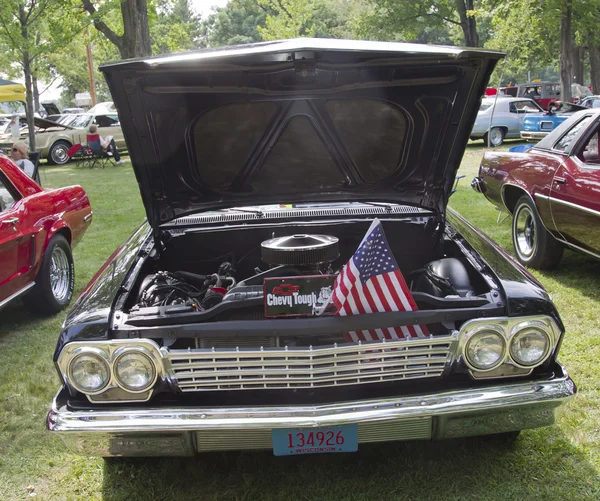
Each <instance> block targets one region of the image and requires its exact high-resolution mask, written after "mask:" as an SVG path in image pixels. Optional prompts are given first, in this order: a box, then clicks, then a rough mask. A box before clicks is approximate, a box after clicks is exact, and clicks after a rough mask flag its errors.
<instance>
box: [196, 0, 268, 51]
mask: <svg viewBox="0 0 600 501" xmlns="http://www.w3.org/2000/svg"><path fill="white" fill-rule="evenodd" d="M266 17H267V9H266V8H265V7H264V6H262V5H259V3H258V1H257V0H231V1H230V2H228V3H227V5H226V6H225V7H219V8H217V9H215V10H214V11H213V12H212V13H211V14H210V15H209V16H208V18H207V19H206V20H204V21H203V22H202V25H201V27H200V29H201V31H202V34H201V37H202V42H201V45H202V46H203V47H221V46H224V45H236V44H242V43H251V42H258V41H260V40H262V38H261V36H260V33H259V31H258V27H259V26H264V24H265V20H266Z"/></svg>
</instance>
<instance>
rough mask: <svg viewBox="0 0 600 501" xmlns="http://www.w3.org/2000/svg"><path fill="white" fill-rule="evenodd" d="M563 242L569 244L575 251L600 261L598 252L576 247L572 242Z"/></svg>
mask: <svg viewBox="0 0 600 501" xmlns="http://www.w3.org/2000/svg"><path fill="white" fill-rule="evenodd" d="M561 241H562V242H564V243H565V244H567V245H568V246H569V247H573V248H574V249H577V250H578V251H580V252H583V253H584V254H589V255H590V256H592V257H595V258H598V259H600V254H598V253H597V252H594V251H591V250H589V249H584V248H583V247H579V245H575V244H573V243H571V242H567V241H566V240H561Z"/></svg>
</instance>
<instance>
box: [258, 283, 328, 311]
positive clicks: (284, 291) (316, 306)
mask: <svg viewBox="0 0 600 501" xmlns="http://www.w3.org/2000/svg"><path fill="white" fill-rule="evenodd" d="M335 278H336V277H335V275H315V276H306V277H283V278H279V277H278V278H265V281H264V296H265V317H269V318H273V317H310V316H314V315H316V314H317V313H318V312H320V311H321V310H322V309H323V307H324V306H325V305H326V304H327V303H328V302H329V298H330V297H331V291H332V286H333V282H334V281H335ZM334 310H335V307H334V306H333V305H329V306H328V307H327V311H326V313H331V312H333V311H334Z"/></svg>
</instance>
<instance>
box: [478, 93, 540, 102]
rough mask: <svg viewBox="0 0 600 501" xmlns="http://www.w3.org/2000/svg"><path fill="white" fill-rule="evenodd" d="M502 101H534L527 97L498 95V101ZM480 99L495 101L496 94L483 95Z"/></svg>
mask: <svg viewBox="0 0 600 501" xmlns="http://www.w3.org/2000/svg"><path fill="white" fill-rule="evenodd" d="M500 100H502V101H504V102H505V103H512V102H514V101H532V102H535V101H534V100H533V99H529V98H528V97H512V96H501V95H498V101H500ZM482 101H488V102H489V101H496V96H489V97H484V98H483V99H482Z"/></svg>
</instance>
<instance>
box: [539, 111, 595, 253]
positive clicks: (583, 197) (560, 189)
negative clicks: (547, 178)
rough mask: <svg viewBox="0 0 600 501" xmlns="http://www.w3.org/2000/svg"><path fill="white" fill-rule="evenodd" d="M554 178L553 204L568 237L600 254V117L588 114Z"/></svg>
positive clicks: (559, 227)
mask: <svg viewBox="0 0 600 501" xmlns="http://www.w3.org/2000/svg"><path fill="white" fill-rule="evenodd" d="M588 120H589V122H590V123H588V124H587V126H586V125H585V121H582V122H580V123H583V124H584V125H583V126H582V127H581V130H580V131H579V134H578V135H577V140H576V143H575V144H574V145H573V147H572V149H571V154H570V155H569V157H568V158H566V159H565V161H564V162H563V163H562V164H561V165H560V167H559V168H558V169H557V170H556V172H555V174H554V178H553V180H552V187H551V194H550V207H551V211H552V217H553V219H554V223H555V225H556V228H557V230H558V231H559V232H560V234H561V235H562V237H563V238H564V239H565V241H567V242H569V243H570V244H571V245H574V246H576V247H578V248H580V249H582V250H584V251H588V252H591V253H593V254H596V255H598V256H600V154H599V151H598V137H599V134H600V121H599V119H598V118H592V117H588Z"/></svg>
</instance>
